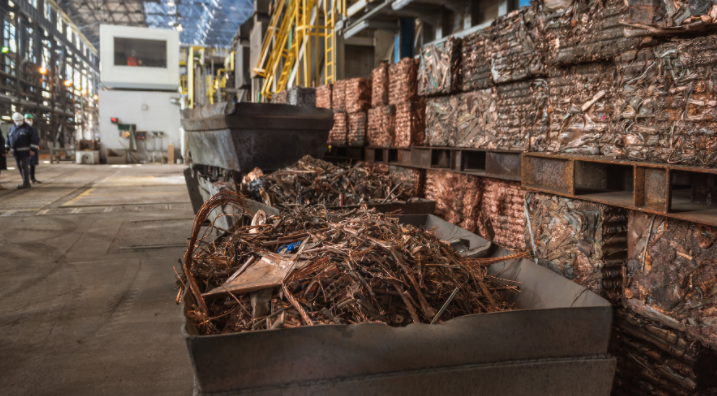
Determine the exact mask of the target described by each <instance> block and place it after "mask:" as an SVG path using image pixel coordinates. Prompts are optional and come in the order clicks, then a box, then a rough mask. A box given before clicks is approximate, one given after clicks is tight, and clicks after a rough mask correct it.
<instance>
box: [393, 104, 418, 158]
mask: <svg viewBox="0 0 717 396" xmlns="http://www.w3.org/2000/svg"><path fill="white" fill-rule="evenodd" d="M395 125H396V126H395V137H394V139H393V147H398V148H410V147H411V146H422V145H424V144H425V141H426V101H425V100H423V98H419V99H418V100H416V101H409V102H401V103H399V104H397V105H396V124H395Z"/></svg>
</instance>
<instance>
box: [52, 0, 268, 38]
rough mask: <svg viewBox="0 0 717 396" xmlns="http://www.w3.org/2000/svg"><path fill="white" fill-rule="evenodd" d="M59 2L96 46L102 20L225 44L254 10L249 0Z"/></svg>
mask: <svg viewBox="0 0 717 396" xmlns="http://www.w3.org/2000/svg"><path fill="white" fill-rule="evenodd" d="M57 3H58V5H59V6H60V7H61V8H62V10H63V11H65V13H66V14H67V15H68V16H69V17H70V18H71V19H72V21H73V22H74V23H75V25H77V27H78V29H80V31H82V33H83V34H84V35H85V37H87V39H88V40H90V42H92V44H93V45H94V46H95V47H96V48H99V41H100V39H99V32H100V25H101V24H109V25H123V26H146V27H153V28H160V29H177V30H179V31H180V34H179V38H180V41H181V42H182V43H183V44H196V45H206V46H217V47H228V46H229V44H230V42H231V40H232V37H233V36H234V34H235V33H236V31H237V29H238V28H239V25H241V24H242V23H244V21H246V20H247V19H248V18H249V17H250V16H251V15H252V13H253V12H254V5H253V1H252V0H157V1H143V0H59V1H58V2H57Z"/></svg>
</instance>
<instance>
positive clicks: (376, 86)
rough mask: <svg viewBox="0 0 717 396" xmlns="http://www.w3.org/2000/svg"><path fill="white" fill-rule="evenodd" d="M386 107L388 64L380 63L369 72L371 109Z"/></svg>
mask: <svg viewBox="0 0 717 396" xmlns="http://www.w3.org/2000/svg"><path fill="white" fill-rule="evenodd" d="M386 105H388V63H384V62H381V65H379V66H378V67H377V68H375V69H373V71H372V72H371V107H373V108H377V107H381V106H386Z"/></svg>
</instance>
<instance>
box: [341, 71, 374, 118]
mask: <svg viewBox="0 0 717 396" xmlns="http://www.w3.org/2000/svg"><path fill="white" fill-rule="evenodd" d="M344 96H345V101H346V112H347V113H349V114H350V113H358V112H360V111H366V110H368V109H369V108H370V107H371V80H367V79H365V78H352V79H349V80H345V81H344Z"/></svg>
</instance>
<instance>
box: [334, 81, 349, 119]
mask: <svg viewBox="0 0 717 396" xmlns="http://www.w3.org/2000/svg"><path fill="white" fill-rule="evenodd" d="M331 108H332V109H334V112H339V111H343V112H345V111H346V80H339V81H336V82H335V83H334V85H333V87H332V88H331Z"/></svg>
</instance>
